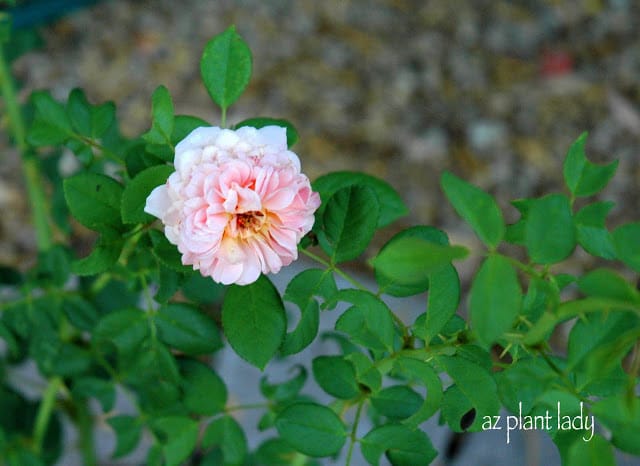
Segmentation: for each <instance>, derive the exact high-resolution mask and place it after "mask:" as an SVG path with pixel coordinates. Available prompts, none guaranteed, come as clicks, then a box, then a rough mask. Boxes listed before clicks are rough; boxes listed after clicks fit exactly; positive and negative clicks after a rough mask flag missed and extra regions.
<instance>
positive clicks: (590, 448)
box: [566, 434, 616, 466]
mask: <svg viewBox="0 0 640 466" xmlns="http://www.w3.org/2000/svg"><path fill="white" fill-rule="evenodd" d="M587 435H589V434H587ZM566 464H567V466H616V460H615V457H614V456H613V448H612V447H611V444H610V443H609V442H607V441H606V440H605V439H604V437H602V436H601V435H594V436H593V438H591V439H589V441H588V442H586V441H580V440H578V441H576V442H574V444H573V445H572V446H571V447H569V458H568V461H567V462H566Z"/></svg>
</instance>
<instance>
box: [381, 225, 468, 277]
mask: <svg viewBox="0 0 640 466" xmlns="http://www.w3.org/2000/svg"><path fill="white" fill-rule="evenodd" d="M468 254H469V251H468V250H467V249H466V248H464V247H462V246H443V245H440V244H436V243H433V242H431V241H427V240H424V239H422V238H420V237H417V236H409V237H401V238H398V239H397V240H395V241H393V242H392V243H389V244H388V245H387V246H386V247H384V248H383V249H382V250H380V252H379V253H378V255H377V256H376V257H375V258H374V259H373V260H372V261H371V263H372V264H373V266H374V268H375V269H376V272H377V273H380V274H381V275H384V276H385V277H386V279H387V280H389V281H391V282H392V283H394V284H399V285H403V286H406V287H411V288H418V287H420V286H422V284H424V283H425V282H428V279H429V275H431V274H432V273H434V272H439V271H440V270H441V269H443V268H444V267H446V266H447V265H450V264H451V261H453V260H455V259H462V258H464V257H466V256H467V255H468Z"/></svg>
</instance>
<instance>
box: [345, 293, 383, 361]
mask: <svg viewBox="0 0 640 466" xmlns="http://www.w3.org/2000/svg"><path fill="white" fill-rule="evenodd" d="M335 299H336V300H339V301H344V302H348V303H352V304H354V305H353V306H352V307H350V308H349V309H347V310H346V311H345V312H344V313H343V314H342V315H341V316H340V318H339V319H338V321H337V322H336V330H338V331H339V332H344V333H346V334H348V335H349V336H351V338H352V340H353V341H354V342H356V343H359V344H361V345H364V346H365V347H367V348H369V349H372V350H376V351H389V352H393V342H394V335H395V328H394V325H393V318H392V317H391V311H390V310H389V308H388V307H387V305H386V304H385V303H384V302H383V301H381V300H380V299H379V298H377V297H376V296H375V295H373V294H372V293H370V292H368V291H364V290H354V289H346V290H341V291H340V292H338V294H337V295H336V297H335Z"/></svg>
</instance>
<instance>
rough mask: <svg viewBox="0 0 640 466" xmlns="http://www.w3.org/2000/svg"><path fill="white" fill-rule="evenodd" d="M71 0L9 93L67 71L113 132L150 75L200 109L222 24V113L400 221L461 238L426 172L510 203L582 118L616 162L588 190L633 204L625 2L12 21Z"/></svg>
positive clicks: (132, 120)
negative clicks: (358, 173) (230, 39)
mask: <svg viewBox="0 0 640 466" xmlns="http://www.w3.org/2000/svg"><path fill="white" fill-rule="evenodd" d="M82 3H88V4H90V5H89V6H85V7H84V8H80V9H76V10H74V11H73V12H69V13H68V14H66V15H64V16H62V17H59V18H57V19H50V20H49V21H48V22H46V23H45V24H44V25H43V26H40V27H38V31H39V32H40V34H41V36H42V38H43V39H44V43H43V45H42V47H41V48H39V49H37V50H33V51H31V52H29V53H27V54H26V55H24V56H22V57H21V58H19V59H18V60H17V61H16V62H15V63H14V66H13V70H14V74H15V76H16V77H17V79H19V80H20V81H21V83H22V85H23V88H22V95H23V97H25V98H26V96H27V95H28V93H29V92H30V91H31V90H34V89H38V88H50V89H52V91H53V93H54V96H56V97H58V98H60V99H66V96H67V95H68V93H69V91H70V90H71V89H72V88H74V87H78V86H79V87H82V88H84V89H85V90H86V91H87V94H88V96H89V98H90V100H92V101H93V102H94V103H98V102H102V101H105V100H113V101H115V103H116V104H117V106H118V115H119V118H120V122H121V129H122V131H123V133H124V134H126V135H134V134H136V133H137V132H139V131H141V130H145V129H146V128H148V127H149V125H150V118H149V113H150V106H151V105H150V96H151V93H152V92H153V90H154V89H155V87H156V86H158V85H160V84H165V85H166V86H167V87H168V88H169V90H170V92H171V94H172V96H173V99H174V102H175V106H176V110H177V112H180V113H189V114H195V115H198V116H201V117H203V118H205V119H207V120H208V121H210V122H211V123H212V124H217V123H218V122H219V114H218V112H217V110H216V109H215V107H214V106H213V104H212V103H211V101H210V100H209V98H208V96H207V94H206V92H205V90H204V88H203V86H202V85H201V83H200V76H199V60H200V54H201V52H202V49H203V47H204V44H205V43H206V41H207V40H208V39H210V38H211V37H212V36H213V35H215V34H217V33H219V32H221V31H223V30H224V29H225V28H227V27H228V26H229V25H230V24H236V26H237V28H238V31H239V32H240V33H241V34H242V35H243V36H244V38H245V39H246V40H247V41H248V42H249V44H250V46H251V49H252V51H253V54H254V74H253V78H252V80H251V83H250V85H249V88H248V90H247V92H246V94H245V95H244V96H243V97H242V98H241V99H240V100H239V102H238V103H237V104H236V105H234V106H233V107H232V108H231V110H230V115H229V120H230V122H233V121H240V120H241V119H243V118H245V117H249V116H255V115H263V116H274V117H280V118H286V119H289V120H290V121H292V122H293V123H294V124H295V125H296V127H297V128H298V130H299V132H300V135H301V139H300V142H299V143H298V144H297V145H296V146H295V148H294V150H295V151H296V152H297V153H298V154H299V155H300V158H301V159H302V163H303V169H304V171H305V172H306V173H307V174H308V175H309V177H310V178H311V179H312V180H313V179H314V178H316V177H318V176H319V175H321V174H323V173H326V172H327V171H331V170H344V169H353V170H364V171H366V172H368V173H371V174H373V175H377V176H381V177H383V178H384V179H386V180H387V181H389V182H390V183H391V184H392V185H393V186H394V187H395V188H396V189H397V190H398V191H400V192H401V194H402V196H403V198H404V199H405V200H406V202H407V203H408V205H409V208H410V210H411V215H410V216H409V217H407V218H406V219H405V220H404V223H405V224H406V225H410V224H417V223H423V224H431V225H435V226H438V227H440V228H443V229H445V230H447V231H449V232H450V233H451V234H452V236H453V237H454V238H455V239H457V240H458V241H460V242H463V243H465V244H470V245H472V246H473V244H474V242H475V241H476V240H475V238H474V237H473V234H472V233H471V232H470V230H469V229H468V228H466V227H464V226H463V225H462V223H461V222H460V220H459V219H458V218H457V216H456V215H455V214H454V212H453V210H452V209H451V208H450V206H448V205H447V203H446V202H444V198H443V195H442V194H441V191H440V188H439V181H438V180H439V176H440V174H441V172H442V171H443V170H445V169H449V170H453V171H454V172H455V173H457V174H458V175H460V176H462V177H464V178H466V179H468V180H470V181H471V182H474V183H476V184H478V185H480V186H481V187H483V188H485V189H487V190H489V191H491V192H492V193H494V194H496V195H497V196H498V199H499V201H500V203H501V205H502V206H503V207H504V208H506V209H507V216H508V217H509V216H512V217H514V216H515V210H512V209H510V208H509V207H508V204H507V202H508V200H509V199H513V198H517V197H523V196H529V195H535V194H539V193H541V192H543V191H545V192H546V191H550V190H551V191H560V190H562V189H563V188H562V170H561V164H562V160H563V157H564V155H565V152H566V150H567V148H568V147H569V145H570V143H571V142H572V141H573V140H574V139H575V138H576V137H577V136H579V135H580V134H581V133H582V132H583V131H589V133H590V136H589V140H588V144H587V150H588V155H589V156H590V157H591V158H592V159H593V160H595V161H602V162H604V161H610V160H613V159H619V160H620V166H619V170H618V173H617V175H616V177H615V178H614V179H613V181H612V182H611V184H610V185H609V187H608V188H607V189H606V191H605V193H604V194H603V196H604V197H605V198H608V199H614V200H616V201H618V203H619V204H618V206H617V208H616V210H614V211H613V212H612V219H613V222H615V221H616V219H619V220H621V219H622V218H624V217H627V219H628V218H629V217H631V216H632V215H635V214H636V213H637V212H638V211H639V210H640V187H639V185H640V183H639V181H640V2H637V1H635V0H517V1H493V0H474V1H471V0H323V1H315V0H269V1H264V0H238V1H231V0H219V1H210V0H181V1H180V2H176V1H174V0H147V1H133V0H111V1H107V0H105V1H98V2H96V1H95V0H94V1H91V0H84V1H83V0H67V1H64V0H56V1H42V0H37V1H34V0H31V1H26V0H25V1H22V2H20V1H19V2H18V4H19V5H20V4H22V5H23V8H22V10H20V11H22V13H21V16H20V17H17V18H15V20H16V22H17V25H27V26H28V25H29V24H32V23H33V22H34V21H36V22H37V21H42V19H44V17H43V15H41V14H40V15H39V13H40V10H41V9H42V5H46V4H49V5H52V4H56V5H58V6H57V8H54V9H53V10H57V11H58V12H62V11H64V10H65V6H66V7H69V6H74V5H77V4H82ZM39 9H40V10H39ZM45 10H46V9H45ZM0 144H2V145H3V146H6V139H5V138H4V137H2V138H1V139H0ZM4 149H5V147H3V152H5V155H4V159H3V163H2V165H1V166H0V179H1V183H0V209H1V210H2V212H3V215H2V216H1V218H0V260H2V261H4V262H7V261H8V262H12V261H21V260H23V259H24V258H25V256H28V255H29V253H30V252H31V251H32V250H33V249H34V248H33V243H34V240H33V233H32V231H31V230H30V229H29V227H28V224H27V221H28V216H27V215H26V211H27V209H28V206H27V205H25V201H24V199H25V196H24V195H23V191H22V190H23V184H22V179H21V175H20V173H19V171H18V169H17V164H16V161H15V160H12V157H15V156H14V155H13V154H11V153H10V152H9V153H8V154H7V153H6V150H4Z"/></svg>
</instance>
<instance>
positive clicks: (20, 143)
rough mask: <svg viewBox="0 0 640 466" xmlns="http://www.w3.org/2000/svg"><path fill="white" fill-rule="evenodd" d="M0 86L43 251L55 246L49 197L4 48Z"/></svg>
mask: <svg viewBox="0 0 640 466" xmlns="http://www.w3.org/2000/svg"><path fill="white" fill-rule="evenodd" d="M0 87H1V89H2V98H3V100H4V103H5V108H6V110H7V116H8V119H9V126H10V128H11V133H12V136H13V139H14V141H15V144H16V146H17V148H18V150H19V151H20V155H21V157H22V170H23V172H24V177H25V182H26V184H27V195H28V196H29V201H30V204H31V207H32V217H33V224H34V227H35V229H36V242H37V245H38V250H39V251H46V250H48V249H49V248H50V247H51V245H52V239H51V237H52V232H51V226H50V225H49V216H48V214H47V197H46V196H45V193H44V190H43V189H42V179H41V176H40V170H39V168H38V161H37V159H36V157H35V154H33V153H32V151H31V150H30V149H29V146H28V145H27V140H26V136H25V134H26V132H25V128H24V121H23V119H22V114H21V112H20V107H19V106H18V101H17V99H16V92H15V88H14V86H13V80H12V78H11V74H10V73H9V67H8V66H7V62H6V60H5V57H4V54H3V51H2V49H1V48H0Z"/></svg>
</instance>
